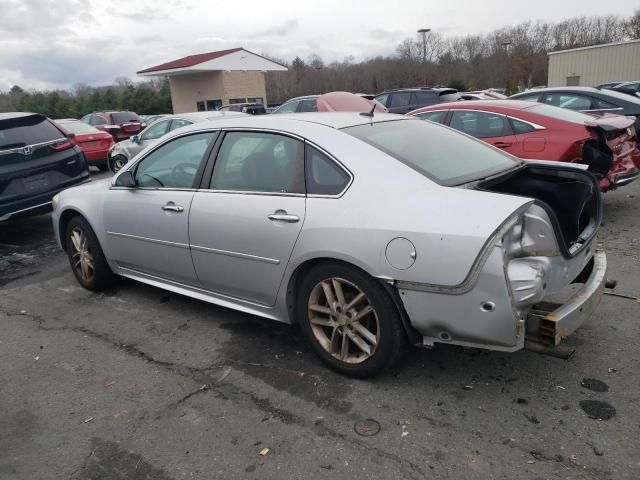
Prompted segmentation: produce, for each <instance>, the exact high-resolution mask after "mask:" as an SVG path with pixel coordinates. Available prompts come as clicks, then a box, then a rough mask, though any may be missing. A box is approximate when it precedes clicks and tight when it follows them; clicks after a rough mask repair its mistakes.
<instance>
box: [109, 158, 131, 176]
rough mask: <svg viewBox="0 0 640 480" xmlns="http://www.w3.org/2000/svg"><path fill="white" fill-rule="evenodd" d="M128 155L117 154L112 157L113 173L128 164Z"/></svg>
mask: <svg viewBox="0 0 640 480" xmlns="http://www.w3.org/2000/svg"><path fill="white" fill-rule="evenodd" d="M127 161H128V160H127V157H125V156H124V155H116V156H115V157H113V158H112V159H111V170H112V171H113V173H118V171H120V169H121V168H122V167H124V166H125V165H126V164H127Z"/></svg>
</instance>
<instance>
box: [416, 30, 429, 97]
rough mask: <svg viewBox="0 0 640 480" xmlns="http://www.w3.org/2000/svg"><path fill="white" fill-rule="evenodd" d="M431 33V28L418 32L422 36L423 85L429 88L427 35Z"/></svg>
mask: <svg viewBox="0 0 640 480" xmlns="http://www.w3.org/2000/svg"><path fill="white" fill-rule="evenodd" d="M430 31H431V29H430V28H421V29H420V30H418V33H421V34H422V83H423V86H425V87H426V86H427V33H429V32H430Z"/></svg>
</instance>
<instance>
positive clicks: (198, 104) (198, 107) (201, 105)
mask: <svg viewBox="0 0 640 480" xmlns="http://www.w3.org/2000/svg"><path fill="white" fill-rule="evenodd" d="M196 110H197V111H198V112H204V111H205V108H204V102H196Z"/></svg>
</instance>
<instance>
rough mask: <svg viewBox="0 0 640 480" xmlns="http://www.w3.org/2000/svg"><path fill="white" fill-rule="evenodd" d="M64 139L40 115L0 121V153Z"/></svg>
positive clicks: (59, 132)
mask: <svg viewBox="0 0 640 480" xmlns="http://www.w3.org/2000/svg"><path fill="white" fill-rule="evenodd" d="M64 137H65V136H64V135H63V133H62V132H61V131H60V130H58V128H56V127H55V126H54V125H53V124H52V123H51V122H50V121H49V120H47V118H46V117H44V116H42V115H29V116H26V117H20V118H15V119H7V120H2V121H0V151H1V150H9V149H12V148H21V147H25V146H27V145H35V144H38V143H44V142H51V141H54V140H59V139H61V138H64ZM0 158H1V157H0Z"/></svg>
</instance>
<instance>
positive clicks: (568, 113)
mask: <svg viewBox="0 0 640 480" xmlns="http://www.w3.org/2000/svg"><path fill="white" fill-rule="evenodd" d="M524 110H528V111H529V112H531V113H537V114H538V115H544V116H545V117H551V118H555V119H557V120H564V121H565V122H571V123H578V124H580V125H584V122H592V121H593V119H594V118H595V117H594V116H593V115H587V114H586V113H580V112H576V111H574V110H568V109H566V108H560V107H554V106H553V105H545V104H544V103H536V104H535V105H532V106H531V107H527V108H525V109H524Z"/></svg>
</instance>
